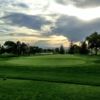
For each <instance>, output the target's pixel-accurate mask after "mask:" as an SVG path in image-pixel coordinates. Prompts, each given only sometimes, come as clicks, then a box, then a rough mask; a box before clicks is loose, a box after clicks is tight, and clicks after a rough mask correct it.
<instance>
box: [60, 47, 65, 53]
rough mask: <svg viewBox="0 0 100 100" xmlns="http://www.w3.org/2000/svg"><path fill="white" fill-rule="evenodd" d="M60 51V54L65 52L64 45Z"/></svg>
mask: <svg viewBox="0 0 100 100" xmlns="http://www.w3.org/2000/svg"><path fill="white" fill-rule="evenodd" d="M59 53H60V54H65V49H64V47H63V45H61V46H60V48H59Z"/></svg>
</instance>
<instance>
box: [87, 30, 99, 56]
mask: <svg viewBox="0 0 100 100" xmlns="http://www.w3.org/2000/svg"><path fill="white" fill-rule="evenodd" d="M86 40H87V41H88V48H89V49H90V50H91V51H95V55H97V54H98V50H99V49H100V35H99V34H98V33H97V32H94V33H93V34H91V35H90V36H88V37H87V38H86Z"/></svg>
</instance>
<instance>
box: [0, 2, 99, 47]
mask: <svg viewBox="0 0 100 100" xmlns="http://www.w3.org/2000/svg"><path fill="white" fill-rule="evenodd" d="M99 19H100V0H0V43H1V44H2V43H4V41H7V40H12V41H22V42H26V43H28V44H30V45H35V46H40V47H59V46H60V45H64V46H65V47H68V46H69V45H70V41H74V42H75V43H76V44H79V42H80V41H83V40H84V39H85V37H86V36H88V35H90V34H91V33H93V32H95V31H97V32H98V33H99V32H100V20H99Z"/></svg>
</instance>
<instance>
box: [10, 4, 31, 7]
mask: <svg viewBox="0 0 100 100" xmlns="http://www.w3.org/2000/svg"><path fill="white" fill-rule="evenodd" d="M12 6H14V7H21V8H29V6H28V5H26V4H24V3H14V4H12Z"/></svg>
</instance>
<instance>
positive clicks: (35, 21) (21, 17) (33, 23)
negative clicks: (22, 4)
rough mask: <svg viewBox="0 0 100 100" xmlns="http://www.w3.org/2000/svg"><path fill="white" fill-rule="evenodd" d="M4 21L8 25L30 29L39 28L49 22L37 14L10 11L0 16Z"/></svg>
mask: <svg viewBox="0 0 100 100" xmlns="http://www.w3.org/2000/svg"><path fill="white" fill-rule="evenodd" d="M1 19H2V20H4V21H5V23H7V24H9V25H15V26H19V27H27V28H30V29H37V30H40V29H41V26H43V25H47V24H50V21H47V20H45V19H44V18H43V17H41V16H38V15H27V14H22V13H11V14H9V15H7V16H4V17H2V18H1Z"/></svg>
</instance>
